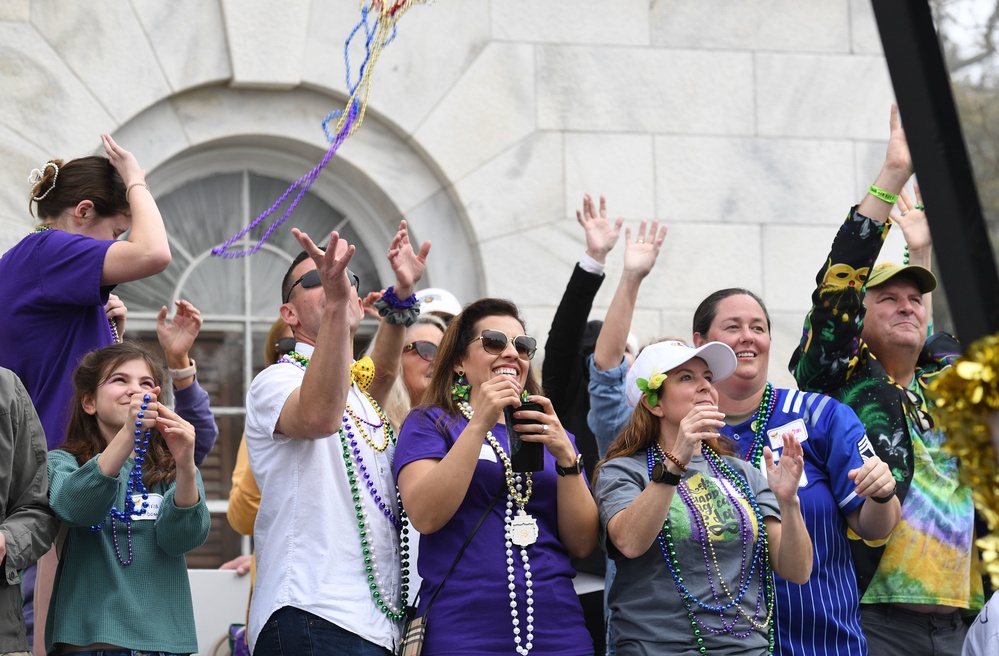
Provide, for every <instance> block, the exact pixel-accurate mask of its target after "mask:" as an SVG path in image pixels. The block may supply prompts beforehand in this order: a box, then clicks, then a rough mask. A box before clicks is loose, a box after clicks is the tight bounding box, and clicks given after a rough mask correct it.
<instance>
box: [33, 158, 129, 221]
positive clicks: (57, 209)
mask: <svg viewBox="0 0 999 656" xmlns="http://www.w3.org/2000/svg"><path fill="white" fill-rule="evenodd" d="M53 164H54V165H55V166H52V165H53ZM56 167H58V169H59V172H58V174H57V173H56ZM42 195H44V196H45V197H44V198H42V199H41V200H35V199H36V198H38V197H40V196H42ZM85 200H89V201H91V202H92V203H93V204H94V211H95V212H96V213H97V216H99V217H109V216H114V215H115V214H118V213H120V212H124V211H125V210H127V209H128V198H126V197H125V183H124V182H123V181H122V179H121V176H120V175H119V174H118V171H116V170H115V168H114V167H113V166H112V165H111V162H110V161H109V160H108V158H107V157H100V156H98V155H91V156H89V157H79V158H77V159H74V160H72V161H70V162H67V163H65V164H64V163H63V161H62V160H61V159H53V160H49V161H48V162H46V163H45V167H44V170H43V171H42V179H41V180H39V181H38V183H37V184H35V186H34V187H32V189H31V199H30V200H29V201H28V211H29V212H32V213H33V214H34V213H35V212H34V211H33V210H34V209H35V207H37V214H36V216H38V218H39V219H42V220H45V219H54V218H56V217H58V216H59V215H60V214H62V211H63V210H65V209H66V208H67V207H75V206H76V205H78V204H79V203H80V202H81V201H85Z"/></svg>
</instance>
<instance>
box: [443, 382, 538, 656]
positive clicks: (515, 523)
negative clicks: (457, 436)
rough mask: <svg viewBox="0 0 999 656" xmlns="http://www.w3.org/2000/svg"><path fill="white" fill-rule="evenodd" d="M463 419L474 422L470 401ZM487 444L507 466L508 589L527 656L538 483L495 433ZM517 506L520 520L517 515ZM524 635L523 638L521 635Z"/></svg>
mask: <svg viewBox="0 0 999 656" xmlns="http://www.w3.org/2000/svg"><path fill="white" fill-rule="evenodd" d="M458 408H459V409H460V410H461V414H462V416H464V417H465V419H468V420H469V421H471V419H472V415H473V414H474V412H475V411H474V410H472V406H471V405H469V403H468V402H467V401H461V402H460V403H459V404H458ZM486 442H488V444H489V446H490V447H492V450H493V451H494V452H495V453H496V457H497V458H499V459H500V462H501V463H503V476H504V479H505V481H506V489H507V495H506V512H505V513H504V517H503V524H504V528H505V530H504V547H505V553H506V575H507V576H506V579H507V589H509V591H510V618H511V621H512V623H513V642H514V647H515V648H516V651H517V653H518V654H520V655H521V656H527V654H529V653H531V649H532V648H533V647H534V643H533V640H534V583H533V581H532V580H531V561H530V557H529V555H528V553H527V547H528V546H530V545H532V544H534V543H535V542H537V541H538V536H539V533H538V521H537V520H536V519H535V518H534V517H532V516H531V515H529V514H528V513H527V511H526V510H525V509H524V508H525V506H527V502H528V501H530V500H531V495H532V494H533V492H534V487H533V486H534V481H533V479H532V476H531V473H530V472H528V473H527V474H526V475H523V476H522V475H521V474H514V471H513V463H512V462H511V461H510V456H508V455H507V453H506V451H504V450H503V446H502V445H501V444H500V443H499V441H498V440H497V439H496V437H495V436H494V435H493V432H492V431H486ZM514 505H516V506H517V515H516V517H515V516H514V514H513V508H514ZM514 545H516V546H518V547H520V561H521V564H522V566H523V568H524V596H525V602H524V613H525V618H524V619H525V627H524V629H523V630H522V629H521V628H520V613H519V612H518V610H517V584H516V576H515V575H514V567H513V563H514V553H513V547H514ZM522 633H523V634H524V635H523V637H521V634H522Z"/></svg>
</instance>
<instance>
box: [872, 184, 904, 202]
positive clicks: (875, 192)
mask: <svg viewBox="0 0 999 656" xmlns="http://www.w3.org/2000/svg"><path fill="white" fill-rule="evenodd" d="M867 193H869V194H870V195H872V196H874V197H875V198H880V199H881V200H883V201H884V202H886V203H888V204H889V205H892V204H894V203H895V201H896V200H898V196H896V195H895V194H889V193H888V192H887V191H885V190H884V189H882V188H881V187H878V186H877V185H871V188H870V189H868V190H867Z"/></svg>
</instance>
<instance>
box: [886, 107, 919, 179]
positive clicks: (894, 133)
mask: <svg viewBox="0 0 999 656" xmlns="http://www.w3.org/2000/svg"><path fill="white" fill-rule="evenodd" d="M888 127H889V130H890V132H889V135H888V150H887V151H886V152H885V163H884V168H885V169H890V170H892V171H895V172H897V173H898V175H899V176H900V177H901V180H902V184H904V183H905V181H906V180H908V179H909V178H910V177H911V176H912V171H913V168H912V155H910V154H909V142H908V141H907V140H906V138H905V130H903V129H902V122H901V121H900V120H899V118H898V106H897V105H895V104H892V106H891V115H890V117H889V119H888Z"/></svg>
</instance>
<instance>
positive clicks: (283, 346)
mask: <svg viewBox="0 0 999 656" xmlns="http://www.w3.org/2000/svg"><path fill="white" fill-rule="evenodd" d="M274 348H275V349H277V354H278V355H288V354H289V353H291V352H292V351H294V350H295V338H294V337H282V338H281V339H279V340H278V341H276V342H274Z"/></svg>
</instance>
